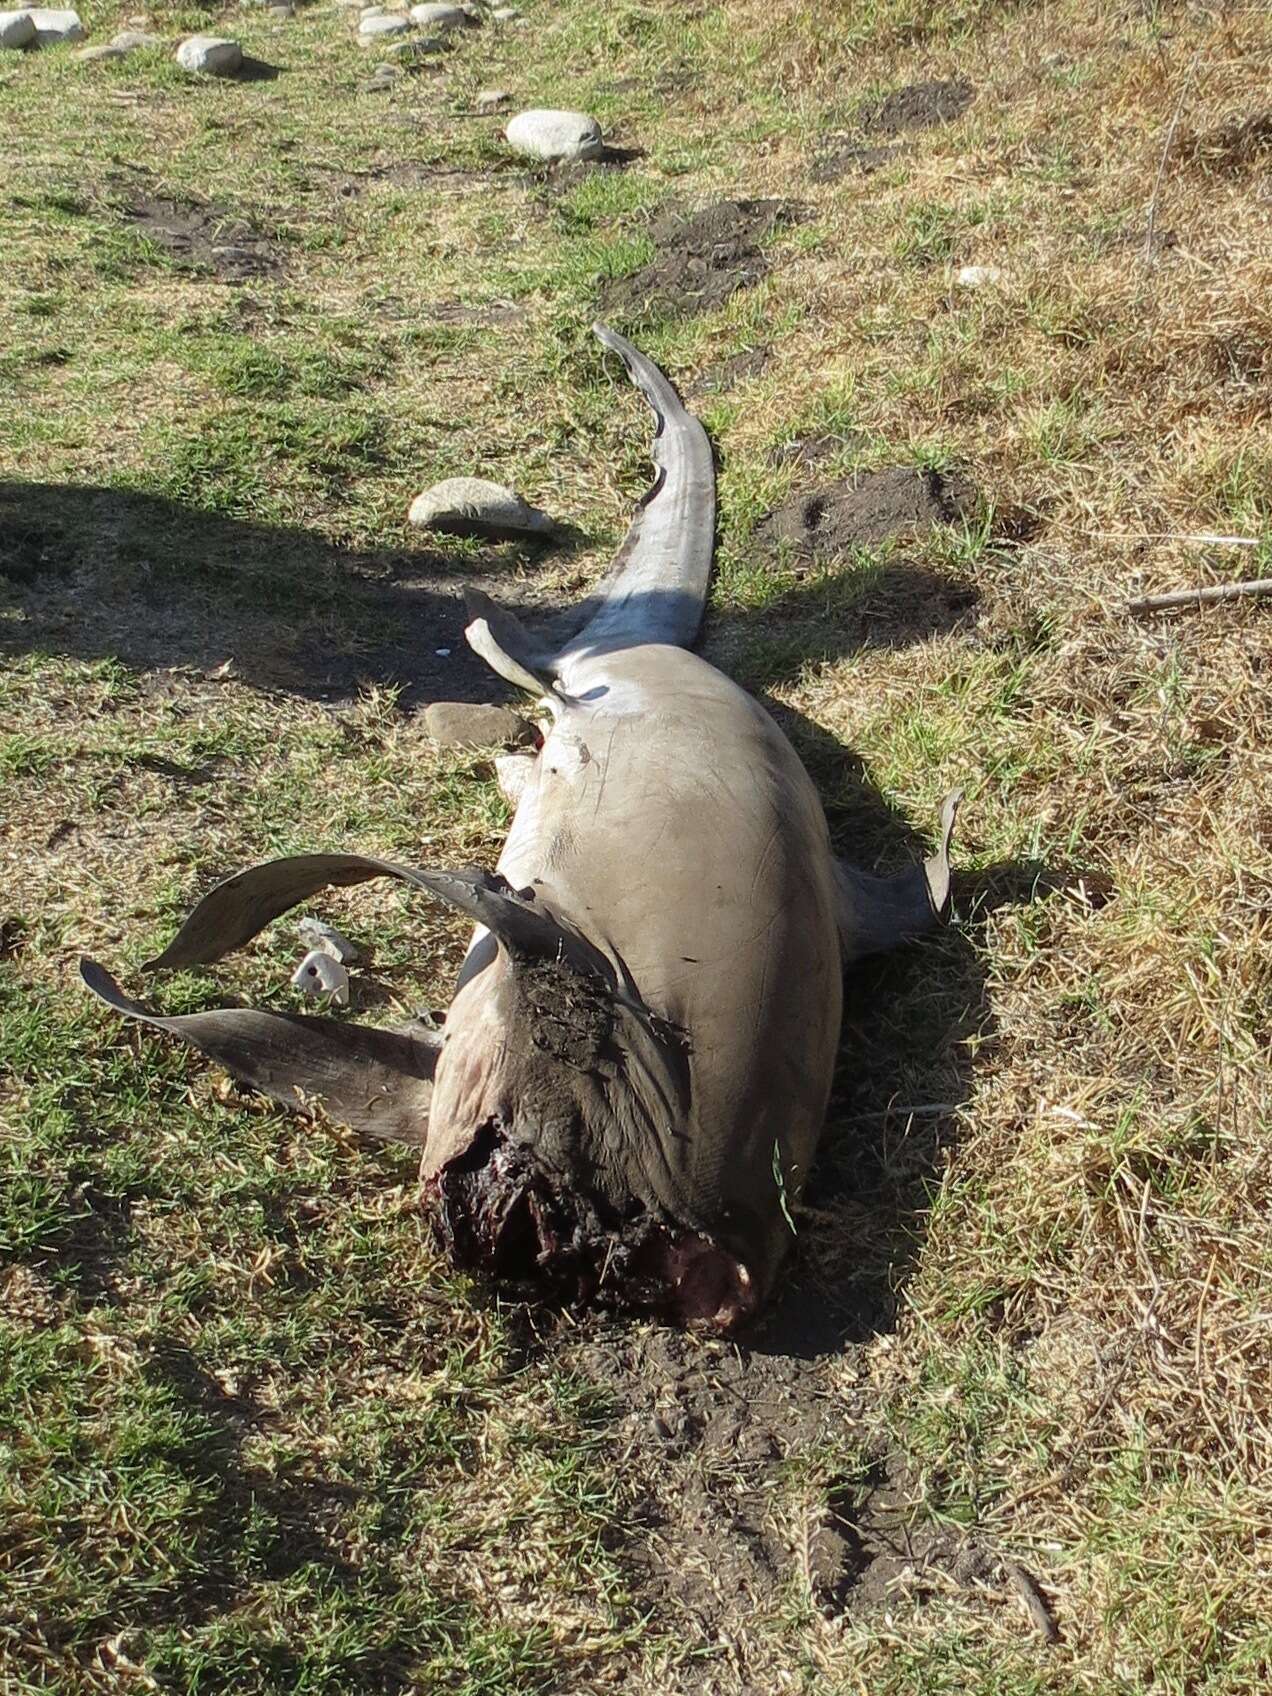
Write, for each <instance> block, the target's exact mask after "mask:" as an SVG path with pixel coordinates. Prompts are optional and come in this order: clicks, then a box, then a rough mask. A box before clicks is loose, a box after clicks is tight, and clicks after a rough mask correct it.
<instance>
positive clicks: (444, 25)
mask: <svg viewBox="0 0 1272 1696" xmlns="http://www.w3.org/2000/svg"><path fill="white" fill-rule="evenodd" d="M411 21H412V22H413V23H417V24H419V25H420V26H421V27H422V28H423V29H437V30H442V31H443V32H445V31H447V30H452V29H463V28H464V26H465V25H466V24H467V23H468V21H469V20H468V17H467V14H466V13H465V11H464V8H463V7H462V6H441V5H433V6H412V7H411Z"/></svg>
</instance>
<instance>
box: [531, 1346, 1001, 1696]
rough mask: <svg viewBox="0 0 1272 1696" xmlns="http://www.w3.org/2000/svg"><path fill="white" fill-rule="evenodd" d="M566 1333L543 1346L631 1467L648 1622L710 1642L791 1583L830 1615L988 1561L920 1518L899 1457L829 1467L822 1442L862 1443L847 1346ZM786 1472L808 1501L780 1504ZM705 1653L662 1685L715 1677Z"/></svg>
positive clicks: (859, 1393)
mask: <svg viewBox="0 0 1272 1696" xmlns="http://www.w3.org/2000/svg"><path fill="white" fill-rule="evenodd" d="M563 1335H564V1337H565V1338H566V1339H567V1340H566V1341H564V1343H563V1344H562V1345H561V1346H559V1347H558V1346H556V1345H554V1344H550V1345H549V1351H550V1353H551V1354H552V1355H553V1357H554V1359H555V1362H556V1364H558V1365H559V1366H561V1367H564V1368H565V1369H567V1370H568V1371H570V1372H571V1373H574V1374H577V1375H579V1376H581V1377H582V1378H584V1379H585V1380H590V1381H591V1382H592V1383H594V1384H595V1385H596V1387H597V1389H598V1390H599V1391H600V1392H601V1393H602V1394H603V1395H604V1396H605V1397H606V1398H607V1399H608V1400H610V1401H611V1403H612V1404H616V1411H615V1417H614V1418H613V1419H612V1420H611V1421H609V1422H608V1423H607V1426H606V1442H607V1444H608V1445H609V1446H611V1447H612V1450H613V1456H614V1466H615V1471H616V1473H618V1474H619V1475H620V1476H624V1477H627V1478H630V1479H632V1480H633V1481H634V1482H633V1484H632V1487H631V1491H630V1503H629V1507H628V1512H627V1524H628V1528H629V1530H628V1536H627V1538H626V1540H625V1544H624V1547H623V1549H622V1560H623V1567H624V1570H625V1572H626V1573H627V1575H628V1576H629V1579H630V1581H631V1583H632V1585H633V1587H634V1589H635V1590H636V1592H637V1594H638V1595H639V1597H640V1606H641V1609H642V1612H644V1611H645V1610H649V1611H650V1613H651V1616H652V1617H651V1623H652V1624H653V1625H654V1626H655V1628H661V1629H662V1630H664V1631H670V1632H671V1633H672V1634H673V1635H674V1636H675V1637H676V1638H677V1639H678V1640H680V1641H682V1642H686V1643H692V1644H695V1645H701V1647H702V1648H704V1649H710V1650H716V1651H717V1653H718V1646H719V1644H720V1642H721V1640H722V1637H724V1636H727V1635H728V1634H729V1633H730V1632H731V1631H732V1630H733V1629H734V1628H735V1627H736V1622H737V1621H738V1620H739V1619H741V1618H752V1619H755V1618H757V1617H760V1618H762V1617H763V1616H765V1615H769V1616H770V1617H771V1616H773V1615H775V1614H777V1613H778V1611H779V1610H780V1609H781V1607H782V1606H783V1605H784V1604H785V1603H786V1601H787V1600H788V1599H789V1598H790V1597H792V1596H795V1595H798V1594H799V1590H800V1588H801V1585H806V1586H807V1589H808V1591H809V1593H810V1594H811V1598H812V1601H813V1603H814V1605H815V1606H816V1607H817V1608H818V1609H819V1611H820V1612H821V1613H822V1614H823V1615H824V1616H825V1617H826V1618H840V1617H861V1616H862V1615H867V1614H870V1613H873V1612H876V1611H878V1610H880V1609H883V1608H890V1609H896V1608H898V1607H899V1606H905V1605H910V1606H913V1605H916V1604H921V1603H922V1602H923V1601H924V1600H926V1599H927V1597H928V1596H929V1595H930V1594H932V1593H933V1592H934V1591H936V1590H938V1589H943V1590H948V1588H949V1584H950V1581H951V1580H952V1581H953V1582H954V1583H955V1584H958V1585H959V1586H961V1587H971V1586H973V1585H979V1584H983V1583H985V1582H986V1581H992V1580H994V1579H995V1577H996V1576H997V1562H996V1560H995V1559H994V1557H993V1556H992V1554H991V1553H990V1552H989V1551H988V1550H986V1549H985V1548H984V1547H983V1546H982V1545H980V1544H979V1543H977V1542H976V1541H975V1540H974V1539H972V1538H970V1537H969V1536H968V1535H967V1534H966V1533H964V1532H962V1531H959V1530H957V1529H954V1528H951V1527H948V1526H941V1525H935V1524H932V1523H930V1522H928V1521H925V1520H923V1519H922V1518H920V1516H919V1515H918V1514H917V1513H916V1511H915V1508H914V1506H913V1504H914V1502H915V1501H916V1499H918V1498H919V1497H920V1496H921V1494H922V1492H921V1490H920V1489H919V1487H918V1485H917V1483H916V1482H915V1481H912V1480H910V1479H908V1478H907V1476H906V1472H905V1468H904V1465H903V1464H902V1463H901V1462H899V1461H898V1460H897V1458H896V1457H894V1456H891V1455H889V1454H886V1453H883V1454H881V1455H880V1457H879V1458H878V1459H877V1460H876V1461H875V1462H874V1463H873V1464H872V1465H870V1466H869V1469H868V1470H867V1471H866V1472H865V1473H864V1474H863V1473H862V1472H861V1471H860V1470H859V1463H854V1464H853V1466H852V1469H851V1471H850V1472H849V1473H848V1474H846V1475H837V1474H836V1472H835V1459H834V1457H835V1456H836V1455H842V1454H845V1453H849V1454H851V1453H854V1452H856V1453H860V1452H861V1448H862V1447H864V1446H866V1444H867V1443H868V1441H869V1439H868V1438H866V1435H865V1434H866V1432H867V1431H868V1430H869V1429H870V1427H871V1422H872V1418H873V1414H872V1409H871V1405H870V1394H869V1391H868V1388H867V1386H866V1384H865V1382H864V1379H863V1380H862V1382H861V1383H860V1386H859V1388H857V1389H856V1390H852V1389H850V1390H848V1391H847V1393H845V1390H844V1380H845V1376H848V1377H849V1378H851V1377H852V1376H853V1368H854V1365H855V1363H856V1360H857V1357H858V1354H859V1345H856V1344H847V1345H843V1346H841V1347H840V1349H839V1350H838V1351H837V1352H835V1353H834V1354H830V1355H826V1356H824V1357H822V1358H814V1359H810V1358H806V1357H804V1356H802V1355H800V1354H796V1353H786V1352H780V1351H778V1352H773V1351H770V1350H767V1349H765V1348H763V1347H756V1348H748V1347H746V1346H735V1345H732V1344H724V1343H720V1342H710V1341H703V1340H700V1339H696V1338H694V1337H693V1336H691V1335H686V1334H685V1333H684V1332H682V1331H674V1330H667V1329H661V1328H650V1327H638V1326H629V1327H627V1328H625V1329H620V1328H618V1327H617V1326H614V1325H610V1324H606V1323H605V1322H603V1321H595V1320H591V1321H585V1322H584V1324H583V1326H582V1328H581V1332H580V1331H574V1330H571V1331H570V1332H566V1333H564V1334H563ZM792 1469H799V1470H804V1471H806V1472H807V1474H808V1476H809V1479H810V1491H809V1498H808V1501H807V1505H806V1506H804V1507H802V1508H796V1510H795V1512H794V1513H793V1514H792V1513H790V1511H789V1510H788V1511H787V1512H786V1513H781V1514H779V1513H775V1512H774V1501H775V1492H774V1484H775V1483H776V1482H777V1480H778V1479H779V1478H780V1477H781V1476H782V1475H783V1474H786V1475H788V1476H789V1474H790V1472H791V1471H792ZM999 1587H1000V1588H1001V1587H1002V1586H1001V1584H1000V1586H999ZM710 1665H711V1662H710V1661H706V1662H703V1663H702V1664H701V1665H699V1666H698V1667H695V1668H694V1669H693V1670H692V1671H686V1672H684V1673H682V1674H681V1680H682V1681H683V1682H675V1683H673V1684H672V1685H671V1686H670V1687H669V1688H670V1689H671V1690H672V1691H675V1692H679V1691H681V1690H685V1691H687V1690H689V1689H692V1690H694V1691H695V1692H697V1691H708V1692H709V1691H712V1690H714V1689H716V1688H717V1686H716V1683H715V1681H714V1679H713V1677H712V1673H711V1671H710Z"/></svg>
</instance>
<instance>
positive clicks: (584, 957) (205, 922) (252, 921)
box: [143, 854, 612, 977]
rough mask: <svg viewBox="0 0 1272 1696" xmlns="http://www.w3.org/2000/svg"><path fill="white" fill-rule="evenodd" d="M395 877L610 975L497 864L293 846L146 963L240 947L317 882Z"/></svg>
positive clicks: (229, 884)
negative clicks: (490, 867) (445, 865)
mask: <svg viewBox="0 0 1272 1696" xmlns="http://www.w3.org/2000/svg"><path fill="white" fill-rule="evenodd" d="M377 877H393V878H397V879H399V880H400V881H401V882H403V883H409V884H413V885H414V886H415V888H417V889H422V890H424V891H425V892H426V893H427V894H429V895H433V896H435V897H437V899H439V900H441V901H446V902H448V903H449V904H450V905H451V906H452V907H458V909H459V910H460V912H461V913H466V914H467V915H468V917H469V918H470V919H472V920H473V921H474V922H475V923H477V924H479V925H484V926H485V927H486V929H487V930H488V931H490V932H491V934H492V935H493V936H495V937H497V938H498V940H499V941H500V942H501V943H502V944H503V945H504V947H506V948H507V949H509V950H510V951H511V952H512V953H513V954H517V953H521V954H530V955H537V956H541V957H542V956H546V957H548V958H551V959H555V960H558V961H560V962H562V963H563V964H564V965H566V966H569V967H571V968H572V969H573V970H575V971H585V972H593V973H599V974H600V975H602V976H604V977H611V976H612V969H611V968H610V966H609V965H608V962H607V961H606V960H605V958H604V956H603V955H602V954H601V953H600V952H599V951H598V950H597V949H596V948H594V947H593V946H592V944H591V943H589V942H588V941H587V940H586V939H585V938H584V937H583V936H582V935H581V934H580V933H579V932H578V931H577V930H576V929H575V928H574V926H573V925H571V924H569V923H568V921H566V920H565V919H563V918H561V917H559V916H558V915H557V914H555V913H554V912H553V911H552V909H551V907H550V906H549V905H548V904H547V903H546V902H544V901H542V900H539V899H537V898H536V897H535V894H534V891H533V890H525V891H519V890H515V889H513V888H512V886H511V885H510V884H509V883H508V882H507V881H506V879H504V878H502V877H500V875H499V874H498V872H485V871H480V870H475V869H474V870H466V871H453V872H424V871H416V870H414V868H412V867H410V866H398V865H394V864H393V862H392V861H391V860H373V859H369V858H368V857H367V856H365V855H362V854H296V855H293V856H292V857H291V858H289V859H285V860H267V861H266V862H265V863H264V864H263V865H259V866H249V867H248V869H247V870H246V871H242V872H237V873H235V875H234V876H233V877H229V878H226V880H225V881H224V883H218V884H217V886H216V887H215V889H212V890H209V892H208V893H207V894H206V895H205V896H204V897H203V899H202V901H200V902H199V904H198V906H197V907H196V908H195V909H194V911H193V912H192V913H191V914H190V917H189V918H188V919H187V920H186V922H185V923H184V924H183V925H182V927H181V929H180V930H179V931H178V932H177V934H176V936H175V937H173V939H172V941H171V942H170V943H169V944H168V946H167V947H166V948H165V949H164V951H163V953H162V954H160V955H159V957H158V958H157V959H155V960H150V961H148V962H147V964H146V965H145V966H144V967H143V970H145V971H158V970H160V969H161V968H165V967H170V966H196V965H208V964H210V963H211V962H212V961H214V960H220V959H222V958H223V957H224V956H225V955H226V954H229V953H231V952H232V950H234V949H235V948H241V947H242V945H243V944H244V943H245V942H249V941H250V940H251V939H252V937H254V936H255V935H256V934H257V932H258V931H261V930H263V929H264V928H265V926H266V925H267V924H269V923H270V921H271V920H273V919H276V918H277V917H278V916H279V914H280V913H285V912H286V911H287V909H288V908H289V907H295V906H297V905H298V904H299V903H300V902H302V901H308V900H309V898H310V896H312V895H315V894H317V892H318V891H319V890H320V889H327V888H332V887H341V886H345V885H348V884H353V883H366V882H368V881H369V880H370V879H372V878H377Z"/></svg>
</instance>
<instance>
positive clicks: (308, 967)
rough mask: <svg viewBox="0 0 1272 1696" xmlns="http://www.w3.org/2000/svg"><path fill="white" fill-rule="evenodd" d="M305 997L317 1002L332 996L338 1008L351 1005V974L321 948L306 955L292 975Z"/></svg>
mask: <svg viewBox="0 0 1272 1696" xmlns="http://www.w3.org/2000/svg"><path fill="white" fill-rule="evenodd" d="M291 981H292V982H293V983H294V984H295V986H296V988H297V989H298V990H300V991H301V993H302V994H304V995H309V996H312V997H313V998H314V999H315V1000H317V999H319V998H320V997H322V996H330V997H331V999H332V1000H333V1001H334V1002H335V1003H336V1006H337V1007H347V1006H348V1005H349V974H348V972H346V971H345V969H344V967H343V966H342V965H341V964H340V962H339V960H333V959H332V957H331V955H330V954H328V953H326V952H324V950H323V949H321V948H315V949H314V950H313V952H312V953H311V954H306V955H305V958H304V959H303V960H302V961H301V962H300V964H299V966H297V967H296V970H295V971H294V972H293V973H292V980H291Z"/></svg>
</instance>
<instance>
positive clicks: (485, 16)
mask: <svg viewBox="0 0 1272 1696" xmlns="http://www.w3.org/2000/svg"><path fill="white" fill-rule="evenodd" d="M338 6H339V8H340V9H342V10H349V11H356V12H357V13H358V26H357V34H358V41H359V42H360V43H361V45H362V46H364V47H378V48H379V49H380V50H381V51H383V52H387V53H390V54H393V55H394V56H396V57H398V58H400V59H405V60H407V61H408V62H409V61H410V60H412V59H416V58H420V57H425V56H427V55H429V54H431V53H439V52H442V51H443V50H445V49H446V48H447V47H449V46H451V45H452V44H453V43H454V41H455V39H456V38H457V37H458V36H460V35H461V34H463V33H464V32H466V31H472V30H477V29H480V28H482V27H483V26H484V25H486V24H493V25H494V26H496V27H498V28H509V27H515V26H518V25H521V24H524V23H525V21H526V20H525V19H524V18H523V17H522V15H521V13H520V12H519V11H518V10H517V8H516V7H515V6H493V5H491V4H489V0H483V3H482V4H478V3H477V0H467V3H465V4H462V5H454V4H449V3H446V0H429V3H427V4H420V5H415V6H410V7H407V6H405V5H395V4H388V5H363V4H362V0H338ZM265 10H266V11H267V12H268V13H269V14H270V15H271V16H274V17H280V18H288V17H291V16H293V15H294V12H295V5H294V3H293V0H267V3H266V6H265ZM134 22H135V23H136V24H137V26H138V27H136V28H130V29H127V30H123V31H121V32H120V33H118V34H117V35H115V36H114V37H112V39H111V40H110V41H108V42H103V43H101V44H99V45H96V46H90V47H83V48H81V49H80V51H79V53H78V54H77V57H78V58H80V59H83V60H86V61H93V60H100V59H124V58H127V57H128V55H129V54H131V53H135V52H136V51H137V50H138V49H139V48H156V47H167V46H168V45H169V43H168V42H167V41H166V40H165V38H164V37H163V36H159V35H154V34H151V33H150V32H149V30H148V29H147V28H146V27H144V26H145V25H146V22H147V20H146V19H144V18H142V19H137V20H134ZM87 36H88V32H87V30H86V29H85V28H84V25H83V23H82V22H81V21H80V16H79V13H78V12H75V11H70V10H62V9H57V8H53V7H48V6H31V7H24V8H23V9H22V10H20V11H0V48H10V49H12V50H14V51H15V52H27V51H30V50H31V49H33V48H38V47H51V46H55V45H58V44H59V43H79V42H83V41H85V40H86V39H87ZM175 57H176V61H177V63H178V64H179V65H180V66H181V68H182V69H183V70H185V71H188V72H190V74H191V75H192V76H201V77H241V76H244V75H245V74H247V73H248V71H249V70H250V69H251V68H252V63H253V62H252V61H251V60H249V59H248V58H247V56H246V55H245V54H244V52H243V46H242V43H241V42H239V41H237V40H235V39H234V38H233V37H230V36H219V35H190V36H186V37H185V38H184V39H183V40H181V41H179V42H178V43H177V44H176V48H175ZM400 75H401V71H400V68H399V66H398V65H395V64H390V63H385V64H381V65H377V66H376V68H375V71H374V73H373V75H372V77H371V79H370V80H369V81H368V82H366V83H364V84H363V87H364V89H366V90H368V91H371V92H375V91H379V90H385V89H388V88H391V87H392V86H393V84H394V82H396V81H397V79H398V77H399V76H400ZM511 99H512V97H511V95H510V94H509V93H508V92H507V90H505V89H484V90H483V91H482V92H481V93H480V94H479V95H478V96H477V99H476V103H475V104H476V108H477V110H478V111H479V112H497V111H499V110H501V109H502V108H503V107H505V106H507V105H509V104H510V103H511ZM504 134H505V137H506V139H507V142H508V145H509V147H511V148H512V149H513V151H514V152H517V153H520V154H522V155H523V156H524V157H525V158H527V159H533V160H535V161H537V162H538V163H540V164H549V165H551V164H556V163H558V162H569V163H573V162H576V161H579V160H591V159H598V158H600V157H601V156H602V155H603V153H604V151H605V147H604V140H603V137H602V135H601V126H600V125H599V124H598V123H597V121H596V119H595V118H593V117H591V116H589V115H588V114H587V113H586V112H562V111H553V110H547V109H541V108H536V109H534V110H532V111H527V112H520V113H518V114H517V116H516V117H514V118H513V119H512V120H511V122H510V123H509V124H508V127H507V129H506V130H505V131H504Z"/></svg>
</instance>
